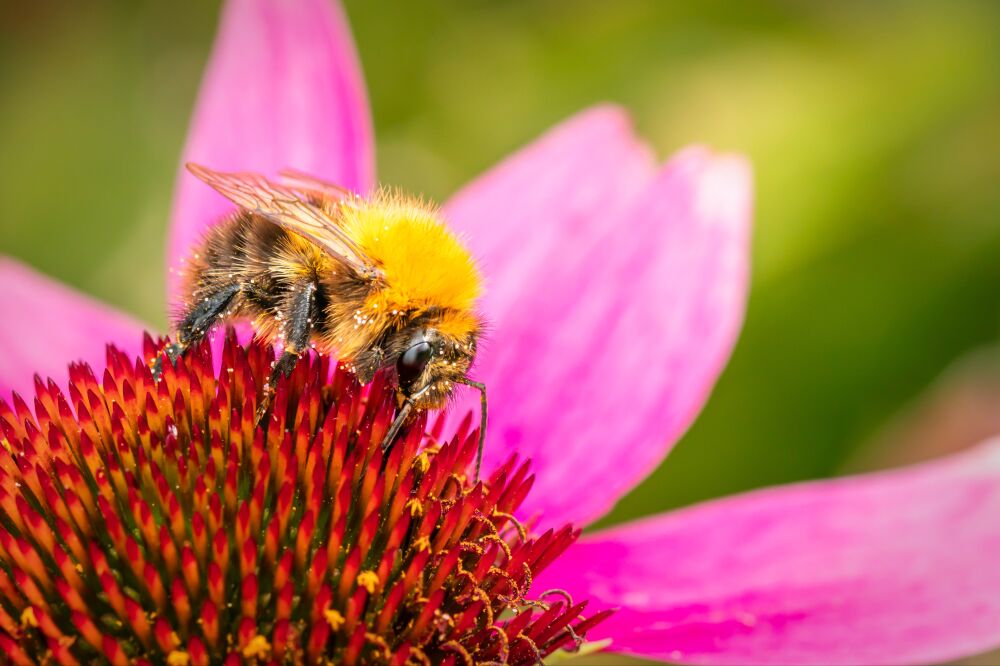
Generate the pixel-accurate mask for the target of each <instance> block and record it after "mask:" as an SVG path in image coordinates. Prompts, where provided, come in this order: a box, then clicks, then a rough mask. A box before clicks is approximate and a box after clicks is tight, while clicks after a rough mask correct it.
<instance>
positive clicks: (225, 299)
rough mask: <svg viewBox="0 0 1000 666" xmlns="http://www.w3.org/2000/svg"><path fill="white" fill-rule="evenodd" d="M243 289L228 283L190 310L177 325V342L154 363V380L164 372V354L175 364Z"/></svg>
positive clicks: (170, 345)
mask: <svg viewBox="0 0 1000 666" xmlns="http://www.w3.org/2000/svg"><path fill="white" fill-rule="evenodd" d="M241 289H242V287H241V286H240V285H239V284H230V285H226V286H225V287H222V288H221V289H219V290H218V291H216V292H215V293H212V294H210V295H208V296H205V297H204V298H202V299H201V300H199V301H198V302H197V303H195V305H194V306H193V307H192V308H191V309H190V310H188V313H187V314H186V315H184V319H182V320H181V323H180V326H178V327H177V342H173V343H171V344H169V345H167V346H166V347H164V349H163V354H160V355H159V356H158V357H157V358H156V361H155V362H154V363H153V380H154V381H159V380H160V376H161V375H162V374H163V357H164V355H165V356H166V357H167V358H168V359H169V360H170V363H171V364H174V363H176V362H177V359H178V358H180V356H181V355H182V354H183V353H184V352H186V351H187V350H188V348H189V347H191V346H192V345H195V344H197V343H199V342H201V340H202V338H204V337H205V334H206V333H208V331H209V329H210V328H212V326H213V325H215V323H216V322H217V321H219V319H220V318H221V317H222V315H224V314H225V313H226V311H227V310H228V309H229V306H230V305H232V303H233V299H235V298H236V296H237V294H239V293H240V290H241Z"/></svg>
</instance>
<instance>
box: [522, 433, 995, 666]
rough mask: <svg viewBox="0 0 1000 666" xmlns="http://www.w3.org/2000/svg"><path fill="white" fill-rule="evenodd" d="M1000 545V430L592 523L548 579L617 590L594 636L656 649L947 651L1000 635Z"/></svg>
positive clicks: (686, 655) (830, 654)
mask: <svg viewBox="0 0 1000 666" xmlns="http://www.w3.org/2000/svg"><path fill="white" fill-rule="evenodd" d="M998 553H1000V440H995V441H993V442H992V443H989V444H987V445H984V446H980V447H979V448H977V449H973V450H972V451H969V452H966V453H963V454H960V455H957V456H953V457H951V458H946V459H941V460H938V461H935V462H931V463H927V464H925V465H922V466H919V467H911V468H908V469H904V470H900V471H893V472H884V473H879V474H873V475H868V476H861V477H853V478H845V479H840V480H835V481H823V482H816V483H807V484H801V485H796V486H790V487H784V488H774V489H768V490H764V491H759V492H755V493H750V494H748V495H744V496H738V497H733V498H729V499H724V500H721V501H716V502H711V503H708V504H704V505H701V506H697V507H694V508H691V509H687V510H683V511H679V512H676V513H673V514H669V515H663V516H658V517H655V518H652V519H648V520H643V521H640V522H636V523H632V524H629V525H625V526H623V527H620V528H615V529H611V530H607V531H605V532H600V533H597V534H593V535H589V536H586V537H584V539H583V540H582V541H581V542H580V543H578V544H577V545H575V546H574V547H572V548H571V549H570V550H569V551H568V552H567V553H566V555H565V556H563V557H561V558H560V559H559V560H558V561H556V563H555V564H554V565H552V567H551V568H550V569H549V570H548V571H546V572H545V573H544V574H543V575H542V577H541V579H540V580H539V581H538V582H537V586H536V587H535V589H537V590H543V589H545V588H547V587H560V588H566V589H568V590H569V591H570V592H571V593H572V594H573V595H574V596H581V597H589V598H591V599H594V600H595V601H596V602H597V607H616V606H620V607H621V610H620V611H619V612H618V613H617V614H615V615H614V616H612V618H611V619H610V620H608V621H607V622H606V623H605V624H603V625H600V626H599V627H598V628H597V629H595V630H594V632H593V633H592V634H591V635H590V638H594V639H597V638H603V637H610V638H612V639H613V644H612V645H613V648H612V649H615V650H618V651H622V652H628V653H634V654H638V655H645V656H649V657H653V658H659V659H666V660H670V661H677V662H685V663H706V664H868V665H876V664H915V663H940V662H943V661H947V660H951V659H955V658H957V657H960V656H964V655H970V654H975V653H979V652H983V651H985V650H988V649H990V648H991V647H995V646H998V645H1000V565H998V561H997V557H998ZM591 610H593V607H592V608H591Z"/></svg>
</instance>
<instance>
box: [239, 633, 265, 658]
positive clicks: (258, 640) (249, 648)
mask: <svg viewBox="0 0 1000 666" xmlns="http://www.w3.org/2000/svg"><path fill="white" fill-rule="evenodd" d="M270 652H271V644H270V643H268V642H267V639H266V638H264V637H263V636H261V635H260V634H257V635H256V636H254V637H253V638H251V639H250V642H249V643H247V644H246V647H244V648H243V656H244V657H246V658H247V659H253V658H254V657H262V658H263V657H267V655H268V653H270Z"/></svg>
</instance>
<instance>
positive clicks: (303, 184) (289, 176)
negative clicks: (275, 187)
mask: <svg viewBox="0 0 1000 666" xmlns="http://www.w3.org/2000/svg"><path fill="white" fill-rule="evenodd" d="M278 178H279V182H280V183H281V184H282V185H284V186H285V187H288V188H291V189H293V190H295V191H297V192H301V193H302V194H305V195H307V196H308V197H309V198H310V199H313V200H315V201H317V202H324V201H327V202H333V201H340V200H341V199H347V198H349V197H351V196H352V193H351V191H350V190H348V189H347V188H345V187H341V186H340V185H336V184H334V183H329V182H327V181H325V180H320V179H319V178H316V177H315V176H310V175H309V174H307V173H304V172H302V171H298V170H297V169H282V170H281V171H280V172H278Z"/></svg>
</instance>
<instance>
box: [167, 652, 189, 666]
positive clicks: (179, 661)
mask: <svg viewBox="0 0 1000 666" xmlns="http://www.w3.org/2000/svg"><path fill="white" fill-rule="evenodd" d="M190 663H191V657H189V656H188V653H187V652H182V651H180V650H173V651H172V652H171V653H170V654H168V655H167V666H188V664H190Z"/></svg>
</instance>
